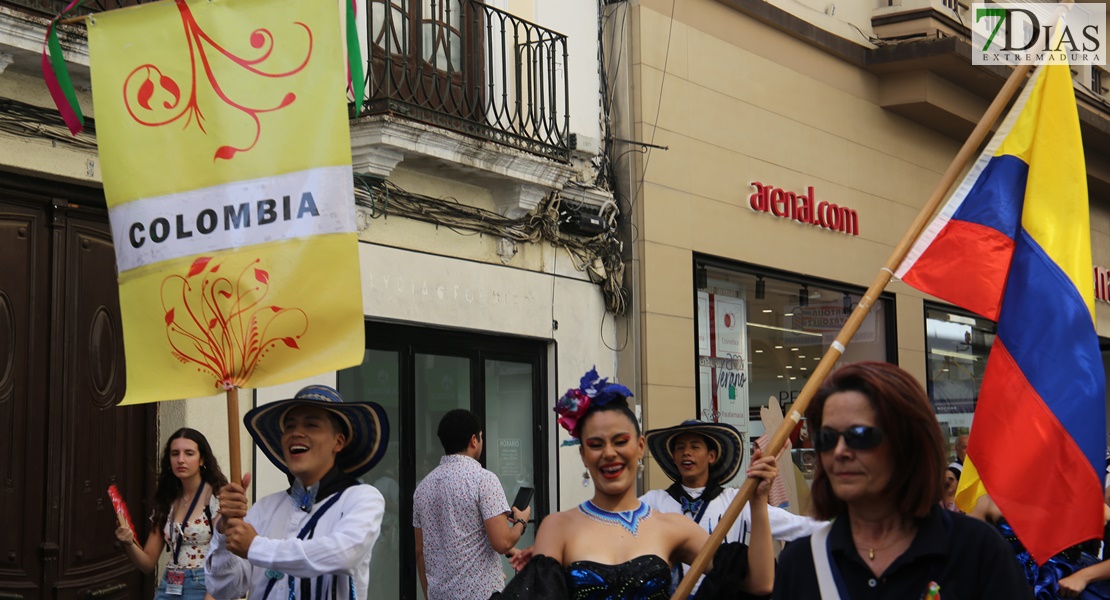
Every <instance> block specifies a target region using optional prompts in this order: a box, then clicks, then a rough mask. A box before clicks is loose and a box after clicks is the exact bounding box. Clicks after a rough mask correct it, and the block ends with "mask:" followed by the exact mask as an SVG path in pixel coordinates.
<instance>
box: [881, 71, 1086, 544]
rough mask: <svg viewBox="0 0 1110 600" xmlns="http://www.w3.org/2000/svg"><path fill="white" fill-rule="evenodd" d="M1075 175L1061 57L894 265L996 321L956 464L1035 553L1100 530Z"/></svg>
mask: <svg viewBox="0 0 1110 600" xmlns="http://www.w3.org/2000/svg"><path fill="white" fill-rule="evenodd" d="M1086 181H1087V174H1086V170H1085V165H1084V161H1083V144H1082V141H1081V140H1080V137H1079V118H1078V115H1077V111H1076V105H1075V92H1074V89H1073V88H1072V79H1071V73H1070V71H1069V68H1068V66H1067V65H1066V64H1055V65H1050V66H1043V67H1040V68H1038V69H1037V70H1036V71H1034V73H1033V75H1032V77H1031V79H1030V81H1029V82H1028V83H1027V84H1026V87H1025V89H1024V90H1023V91H1022V94H1021V96H1020V97H1019V98H1018V100H1017V101H1016V103H1015V105H1014V107H1013V108H1012V109H1011V111H1010V113H1009V114H1008V115H1007V117H1006V119H1005V120H1004V121H1003V123H1002V126H1001V127H1000V128H999V130H998V132H997V133H996V134H995V136H994V137H993V138H992V139H991V141H990V143H989V144H988V145H987V147H986V149H985V150H984V151H983V154H982V155H981V156H980V157H979V159H978V161H977V162H976V163H975V164H974V165H973V166H972V169H971V171H970V173H969V174H968V176H967V178H966V179H965V180H964V181H963V182H962V183H961V184H960V186H959V188H958V189H957V191H956V192H955V194H953V196H952V198H951V199H950V200H949V202H948V204H947V205H945V207H944V208H943V209H941V212H940V213H939V214H938V216H937V218H936V220H935V221H934V222H933V223H932V224H931V225H930V226H929V228H928V229H926V231H925V233H923V234H922V236H921V238H919V239H918V241H917V242H916V244H915V245H914V247H913V248H912V249H911V250H910V253H909V255H908V256H907V258H906V260H905V261H904V262H903V263H902V265H901V266H900V267H899V268H898V272H897V276H898V277H900V278H901V279H902V280H903V281H904V282H906V283H908V284H910V285H912V286H914V287H916V288H918V289H920V290H922V291H924V292H927V293H929V294H932V295H934V296H937V297H939V298H943V299H945V300H948V301H950V302H952V303H954V304H957V305H959V306H962V307H964V308H967V309H969V310H972V311H975V312H976V313H978V314H980V315H982V316H984V317H986V318H988V319H992V320H995V321H997V322H998V335H997V337H996V338H995V340H994V344H993V346H992V347H991V352H990V357H989V359H988V360H987V366H986V370H985V373H984V375H983V383H982V387H981V389H980V392H979V402H978V406H977V408H976V410H975V418H974V422H973V424H972V434H971V438H970V441H969V446H968V457H969V458H970V459H971V460H973V461H974V467H975V468H974V469H965V476H966V475H967V474H968V473H969V472H970V473H975V472H976V470H977V471H978V474H979V476H980V477H981V478H982V482H983V484H984V485H985V487H986V491H987V492H989V493H990V495H991V498H992V499H993V500H994V501H995V503H996V504H997V505H998V507H999V508H1000V509H1001V510H1002V513H1003V514H1004V515H1005V517H1006V519H1007V520H1008V521H1009V522H1010V523H1011V524H1012V525H1013V528H1014V531H1015V532H1016V533H1017V535H1018V537H1020V538H1021V540H1022V542H1023V543H1024V544H1025V547H1026V548H1027V549H1028V550H1029V552H1030V554H1032V556H1033V557H1034V558H1035V559H1036V560H1037V561H1038V562H1039V563H1043V562H1044V561H1046V560H1047V559H1049V558H1050V557H1052V555H1054V554H1056V553H1057V552H1059V551H1061V550H1063V549H1065V548H1067V547H1069V546H1072V545H1074V544H1076V543H1078V542H1081V541H1085V540H1089V539H1096V538H1097V539H1101V537H1102V526H1103V520H1102V513H1103V508H1102V506H1103V495H1102V476H1101V473H1102V472H1103V464H1104V450H1105V444H1106V425H1105V423H1106V419H1105V410H1106V409H1105V404H1104V403H1105V401H1106V396H1105V391H1104V390H1105V385H1106V383H1105V375H1104V373H1103V367H1102V359H1101V356H1100V353H1099V346H1098V337H1097V334H1096V332H1095V326H1094V284H1093V281H1092V269H1091V242H1090V219H1089V215H1088V206H1087V203H1088V199H1087V185H1086ZM1031 482H1036V483H1035V485H1032V486H1031V485H1030V484H1031ZM974 483H975V482H970V481H961V489H965V488H968V486H969V485H972V484H974ZM1062 509H1063V510H1062Z"/></svg>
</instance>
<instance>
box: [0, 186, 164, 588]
mask: <svg viewBox="0 0 1110 600" xmlns="http://www.w3.org/2000/svg"><path fill="white" fill-rule="evenodd" d="M2 184H3V178H2V177H0V365H10V369H11V371H12V372H13V373H14V375H13V376H12V377H11V380H12V382H11V383H10V384H9V383H5V382H6V380H5V379H4V375H3V373H5V372H6V369H8V368H9V367H7V366H0V426H2V427H3V429H0V435H4V436H5V442H6V444H5V446H6V447H5V448H4V450H3V452H2V454H0V459H2V460H0V465H3V467H4V468H5V469H6V471H7V472H6V473H5V474H4V475H3V477H4V478H5V481H4V488H3V490H2V491H0V494H2V495H0V509H3V513H0V514H3V518H4V520H5V524H4V526H3V527H0V599H3V598H4V597H5V596H7V597H11V598H14V597H16V595H20V596H22V597H23V598H46V599H58V600H61V599H67V600H68V599H74V600H76V599H81V600H84V599H89V600H94V599H99V600H111V599H114V598H149V597H150V596H151V595H152V594H153V587H152V582H151V580H150V578H144V577H143V576H142V574H141V573H139V572H138V570H137V569H135V568H134V567H133V566H132V564H131V562H130V561H129V560H128V559H127V557H126V556H125V555H124V554H123V552H121V551H120V549H119V546H118V543H117V542H116V541H115V536H114V534H113V530H114V529H115V526H114V513H113V510H112V506H111V502H110V501H109V500H108V496H107V494H106V490H107V487H108V486H109V485H110V484H113V483H114V484H117V485H119V487H120V489H121V490H122V491H123V493H124V495H125V497H126V499H127V501H128V504H129V505H130V507H131V509H132V510H131V512H132V516H133V517H134V518H135V520H136V524H137V525H138V526H139V528H140V529H141V531H140V536H145V534H146V529H147V528H146V523H145V519H144V518H143V512H144V510H145V504H144V498H146V497H149V492H150V490H151V486H152V484H153V473H154V466H155V465H154V458H153V457H154V455H155V452H156V450H155V444H156V442H155V441H154V425H155V419H154V416H155V411H154V409H153V408H152V407H149V406H139V407H117V406H115V405H116V403H118V402H119V400H120V399H121V398H122V397H123V391H124V384H125V371H124V362H123V336H122V328H121V324H120V316H119V296H118V288H117V284H116V271H115V255H114V251H113V248H112V243H111V235H110V233H109V230H108V225H107V215H106V212H105V211H104V210H103V209H97V208H89V207H86V206H80V205H76V204H70V203H69V202H67V201H60V200H58V199H56V198H54V199H50V198H46V197H44V196H40V195H36V194H34V193H25V192H24V191H23V190H12V189H5V188H4V187H2ZM72 193H73V194H76V195H80V193H79V192H72ZM79 199H80V200H86V201H87V198H84V197H80V198H79ZM93 201H95V197H94V198H93ZM6 304H7V305H10V308H5V305H6ZM5 311H7V312H8V313H10V314H11V315H12V316H11V317H5V316H4V312H5ZM5 319H7V320H5ZM6 322H7V323H11V324H10V325H5V323H6ZM8 332H10V333H8ZM5 353H8V354H9V358H5ZM4 386H7V387H4ZM6 389H11V392H10V394H9V393H6V392H5V390H6ZM8 397H10V399H8V400H6V401H5V398H8ZM8 473H11V475H8ZM9 482H10V483H9ZM9 488H10V489H11V490H12V491H9ZM9 507H11V508H10V509H9ZM144 539H145V538H144ZM12 557H14V558H12ZM5 558H8V559H9V560H8V561H7V562H5V561H4V560H3V559H5Z"/></svg>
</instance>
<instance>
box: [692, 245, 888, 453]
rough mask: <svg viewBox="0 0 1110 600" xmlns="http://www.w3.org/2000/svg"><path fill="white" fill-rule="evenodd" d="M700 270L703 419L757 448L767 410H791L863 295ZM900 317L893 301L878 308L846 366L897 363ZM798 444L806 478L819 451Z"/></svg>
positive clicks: (706, 266) (817, 283)
mask: <svg viewBox="0 0 1110 600" xmlns="http://www.w3.org/2000/svg"><path fill="white" fill-rule="evenodd" d="M696 268H697V277H696V287H697V334H698V335H697V338H698V359H697V363H698V375H699V377H698V410H699V415H698V416H699V418H701V419H702V420H707V421H717V422H726V423H730V424H732V425H735V426H736V427H737V428H738V429H739V430H740V431H741V433H743V434H744V436H745V438H748V439H753V440H754V439H755V438H758V437H759V436H760V435H762V434H763V433H764V427H763V423H762V420H761V418H760V409H762V408H764V407H766V406H767V405H768V399H769V398H774V399H775V400H777V401H778V403H779V405H780V406H782V408H783V412H784V413H785V412H786V411H787V410H789V408H790V407H791V406H792V405H793V403H794V401H795V400H796V399H797V397H798V394H799V392H801V390H802V387H803V386H804V385H805V383H806V381H808V379H809V376H810V375H811V374H812V373H813V370H814V369H815V368H816V367H817V365H818V363H819V362H820V361H821V357H822V356H824V354H825V351H826V350H827V349H828V348H829V347H830V345H831V344H832V342H833V341H834V340H835V339H836V335H837V334H838V333H839V332H840V329H841V327H843V326H844V323H845V322H846V321H847V319H848V316H849V315H850V314H851V312H852V310H853V309H854V308H855V307H856V305H857V304H858V303H859V299H860V295H861V293H862V292H863V290H861V289H859V288H853V287H847V286H842V285H838V284H836V283H834V282H828V281H822V280H817V279H807V278H803V277H797V276H791V275H789V274H779V273H773V272H770V271H763V270H759V269H757V268H754V267H750V268H744V267H742V266H735V267H733V266H730V265H726V264H717V263H714V262H710V261H709V260H705V261H704V262H702V261H699V264H698V265H697V267H696ZM893 317H894V311H893V302H892V300H891V299H890V297H888V296H884V297H883V298H880V299H879V301H877V302H875V304H874V305H873V306H872V308H871V310H870V312H869V313H868V315H867V317H866V318H865V319H864V322H863V324H862V325H861V326H860V328H859V331H858V332H857V333H856V335H855V337H854V338H853V341H852V343H851V344H849V345H848V348H847V350H846V352H845V353H844V355H843V356H842V357H841V362H858V361H864V360H878V361H887V362H896V361H895V358H896V356H895V349H896V347H897V344H896V343H895V339H894V330H895V327H894V323H893ZM799 435H800V432H799ZM796 442H799V443H798V447H799V448H798V450H796V452H795V462H796V463H798V464H799V467H801V468H802V470H803V472H806V471H808V470H810V469H811V468H812V465H813V459H815V457H814V456H813V455H812V450H808V451H806V450H804V447H806V446H809V447H812V445H811V444H809V443H808V441H807V440H803V439H798V440H796Z"/></svg>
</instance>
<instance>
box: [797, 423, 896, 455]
mask: <svg viewBox="0 0 1110 600" xmlns="http://www.w3.org/2000/svg"><path fill="white" fill-rule="evenodd" d="M840 436H844V443H845V444H847V446H848V447H849V448H851V449H853V450H870V449H872V448H874V447H876V446H878V445H879V444H881V443H882V442H883V430H882V429H879V428H878V427H868V426H867V425H853V426H851V427H849V428H847V429H845V430H844V431H837V430H835V429H832V428H830V427H822V428H821V431H819V432H818V433H817V439H816V440H814V441H813V447H814V449H816V450H817V451H818V452H828V451H829V450H832V449H833V448H836V442H837V440H839V439H840Z"/></svg>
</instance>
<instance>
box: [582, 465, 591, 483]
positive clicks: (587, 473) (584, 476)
mask: <svg viewBox="0 0 1110 600" xmlns="http://www.w3.org/2000/svg"><path fill="white" fill-rule="evenodd" d="M582 487H590V471H589V470H588V469H587V470H585V471H582Z"/></svg>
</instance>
